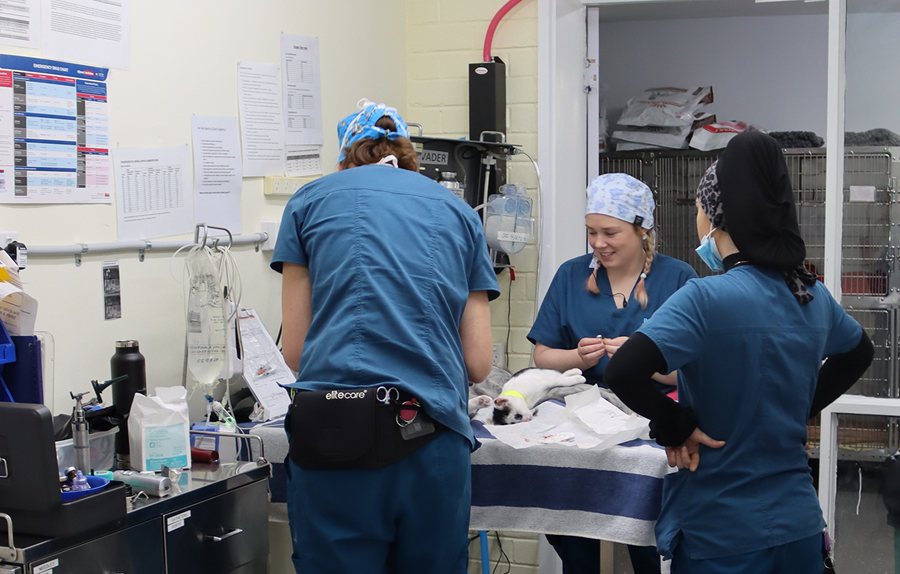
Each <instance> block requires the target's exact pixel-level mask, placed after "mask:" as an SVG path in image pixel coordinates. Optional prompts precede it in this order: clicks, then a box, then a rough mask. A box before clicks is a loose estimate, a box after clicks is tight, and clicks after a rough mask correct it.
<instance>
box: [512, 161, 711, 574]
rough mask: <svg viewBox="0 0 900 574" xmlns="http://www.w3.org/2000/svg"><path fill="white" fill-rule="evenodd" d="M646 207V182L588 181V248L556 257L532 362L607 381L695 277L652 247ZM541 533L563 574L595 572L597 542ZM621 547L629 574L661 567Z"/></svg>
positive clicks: (650, 554) (647, 554)
mask: <svg viewBox="0 0 900 574" xmlns="http://www.w3.org/2000/svg"><path fill="white" fill-rule="evenodd" d="M653 207H654V202H653V193H652V192H651V191H650V188H649V187H647V186H646V185H644V184H643V183H642V182H640V181H639V180H637V179H635V178H633V177H631V176H629V175H626V174H622V173H612V174H606V175H601V176H600V177H597V178H594V180H593V181H591V184H590V185H589V186H588V189H587V206H586V209H585V217H584V221H585V225H586V226H587V234H588V242H589V243H590V246H591V248H592V249H593V252H592V253H589V254H586V255H582V256H580V257H576V258H574V259H571V260H569V261H567V262H565V263H563V264H562V266H560V268H559V270H558V271H557V272H556V276H555V277H554V278H553V281H552V283H551V284H550V288H549V290H548V291H547V294H546V296H545V297H544V301H543V303H542V304H541V309H540V312H539V313H538V316H537V320H536V321H535V322H534V325H533V326H532V328H531V331H530V332H529V333H528V340H529V341H531V342H532V343H533V344H534V345H535V350H534V364H535V365H536V366H538V367H542V368H549V369H557V370H559V371H565V370H567V369H571V368H573V367H578V368H579V369H581V370H582V371H583V372H584V376H585V377H586V378H587V380H588V382H591V383H594V384H598V385H601V386H606V385H605V383H604V369H605V368H606V364H607V362H608V361H609V357H610V356H612V355H614V354H615V353H616V351H617V350H618V348H619V346H621V345H622V343H624V342H625V341H626V340H627V339H628V337H629V336H630V335H631V334H632V333H634V332H635V331H636V330H637V329H638V327H640V326H641V325H642V324H643V322H644V321H646V320H647V319H648V318H649V317H651V316H652V315H653V313H654V312H655V311H656V310H657V309H659V307H660V306H661V305H662V304H663V303H664V302H665V301H666V299H668V298H669V297H670V296H671V295H672V294H673V293H675V292H676V291H677V290H678V289H680V288H681V287H682V286H683V285H684V284H685V283H687V281H688V280H689V279H692V278H695V277H696V276H697V274H696V273H695V272H694V270H693V269H692V268H691V267H690V266H689V265H688V264H687V263H684V262H682V261H678V260H677V259H672V258H671V257H666V256H665V255H660V254H657V253H656V249H655V234H654V230H653ZM661 372H662V371H661ZM665 373H668V374H659V373H651V374H648V375H647V384H648V385H654V386H655V387H657V388H658V389H659V390H660V391H662V392H670V391H671V390H673V389H674V388H675V387H674V385H675V382H676V379H675V373H670V372H669V371H665ZM646 518H647V519H648V520H654V519H655V518H656V516H648V517H646ZM547 539H548V540H550V543H551V544H553V546H554V548H555V549H556V552H557V553H558V554H559V556H560V558H561V559H562V561H563V572H564V574H597V573H598V572H599V571H600V541H599V540H592V539H588V538H578V537H574V536H547ZM628 551H629V555H630V556H631V563H632V566H633V568H634V571H635V574H651V573H658V572H659V571H660V560H659V555H658V554H657V553H656V550H655V549H654V548H652V547H639V546H629V547H628Z"/></svg>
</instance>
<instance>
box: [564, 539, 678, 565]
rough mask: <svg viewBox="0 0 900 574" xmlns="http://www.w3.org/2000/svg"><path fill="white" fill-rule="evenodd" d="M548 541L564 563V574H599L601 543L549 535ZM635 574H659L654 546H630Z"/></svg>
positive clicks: (658, 558)
mask: <svg viewBox="0 0 900 574" xmlns="http://www.w3.org/2000/svg"><path fill="white" fill-rule="evenodd" d="M547 541H548V542H550V544H552V545H553V549H554V550H556V553H557V554H558V555H559V558H560V559H561V560H562V563H563V574H598V573H599V572H600V541H599V540H595V539H593V538H579V537H577V536H556V535H550V534H548V535H547ZM628 557H629V558H631V568H632V570H634V574H659V573H660V555H659V554H658V553H657V552H656V547H654V546H631V545H629V546H628Z"/></svg>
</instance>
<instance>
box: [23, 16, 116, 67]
mask: <svg viewBox="0 0 900 574" xmlns="http://www.w3.org/2000/svg"><path fill="white" fill-rule="evenodd" d="M130 2H131V0H41V12H42V15H43V18H42V20H41V51H42V52H43V55H44V56H45V57H50V58H65V59H66V60H69V61H75V62H82V63H85V64H91V65H94V66H104V67H109V68H119V69H122V70H127V69H128V66H129V62H130V59H131V56H130V51H129V45H130V36H131V4H130Z"/></svg>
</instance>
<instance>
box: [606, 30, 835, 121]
mask: <svg viewBox="0 0 900 574" xmlns="http://www.w3.org/2000/svg"><path fill="white" fill-rule="evenodd" d="M848 36H849V35H848ZM827 45H828V21H827V16H824V15H823V16H772V17H744V18H708V19H692V20H647V21H626V22H601V24H600V78H601V80H600V81H601V82H602V83H604V84H606V85H607V86H608V88H609V94H608V96H607V100H606V105H607V109H608V113H609V118H610V124H613V123H614V122H615V121H616V120H618V118H619V116H620V115H621V112H622V109H623V107H624V106H625V102H626V101H627V100H628V99H629V98H631V97H633V96H635V95H637V94H638V93H640V92H641V91H643V90H645V89H647V88H650V87H654V86H663V85H675V86H685V87H687V86H708V85H712V87H713V92H714V94H715V102H714V103H713V104H710V105H709V106H707V109H708V111H710V112H712V113H715V114H716V116H717V118H718V119H719V120H731V119H735V120H744V121H749V122H751V123H753V124H756V125H758V126H760V127H762V128H764V129H767V130H772V131H785V130H804V131H813V132H816V133H817V134H818V135H820V136H822V137H824V136H825V119H826V109H825V105H826V101H825V89H826V72H827V69H826V66H827V60H826V56H827V54H826V48H827ZM848 75H849V66H848ZM848 85H850V82H849V78H848ZM611 129H612V125H611Z"/></svg>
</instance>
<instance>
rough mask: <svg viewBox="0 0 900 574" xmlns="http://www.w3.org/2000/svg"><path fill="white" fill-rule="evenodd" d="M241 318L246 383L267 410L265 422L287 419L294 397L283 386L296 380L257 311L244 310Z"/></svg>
mask: <svg viewBox="0 0 900 574" xmlns="http://www.w3.org/2000/svg"><path fill="white" fill-rule="evenodd" d="M238 318H239V320H240V325H241V344H242V348H243V351H244V380H245V381H246V382H247V386H248V387H250V391H251V392H252V393H253V397H254V398H255V399H256V402H258V403H259V404H260V406H262V407H263V408H265V414H266V419H265V420H272V419H275V418H278V417H280V416H284V415H285V414H287V411H288V407H290V406H291V397H290V395H289V394H288V392H287V389H285V388H284V387H282V386H281V385H289V384H291V383H293V382H294V381H295V380H296V378H295V377H294V374H293V373H292V372H291V369H290V368H288V366H287V364H286V363H285V362H284V358H283V357H282V356H281V353H280V352H279V351H278V347H277V346H276V345H275V341H273V340H272V336H271V335H269V332H268V331H267V330H266V328H265V325H263V324H262V321H260V319H259V316H258V315H257V314H256V311H254V310H253V309H241V313H240V315H239V316H238Z"/></svg>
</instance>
